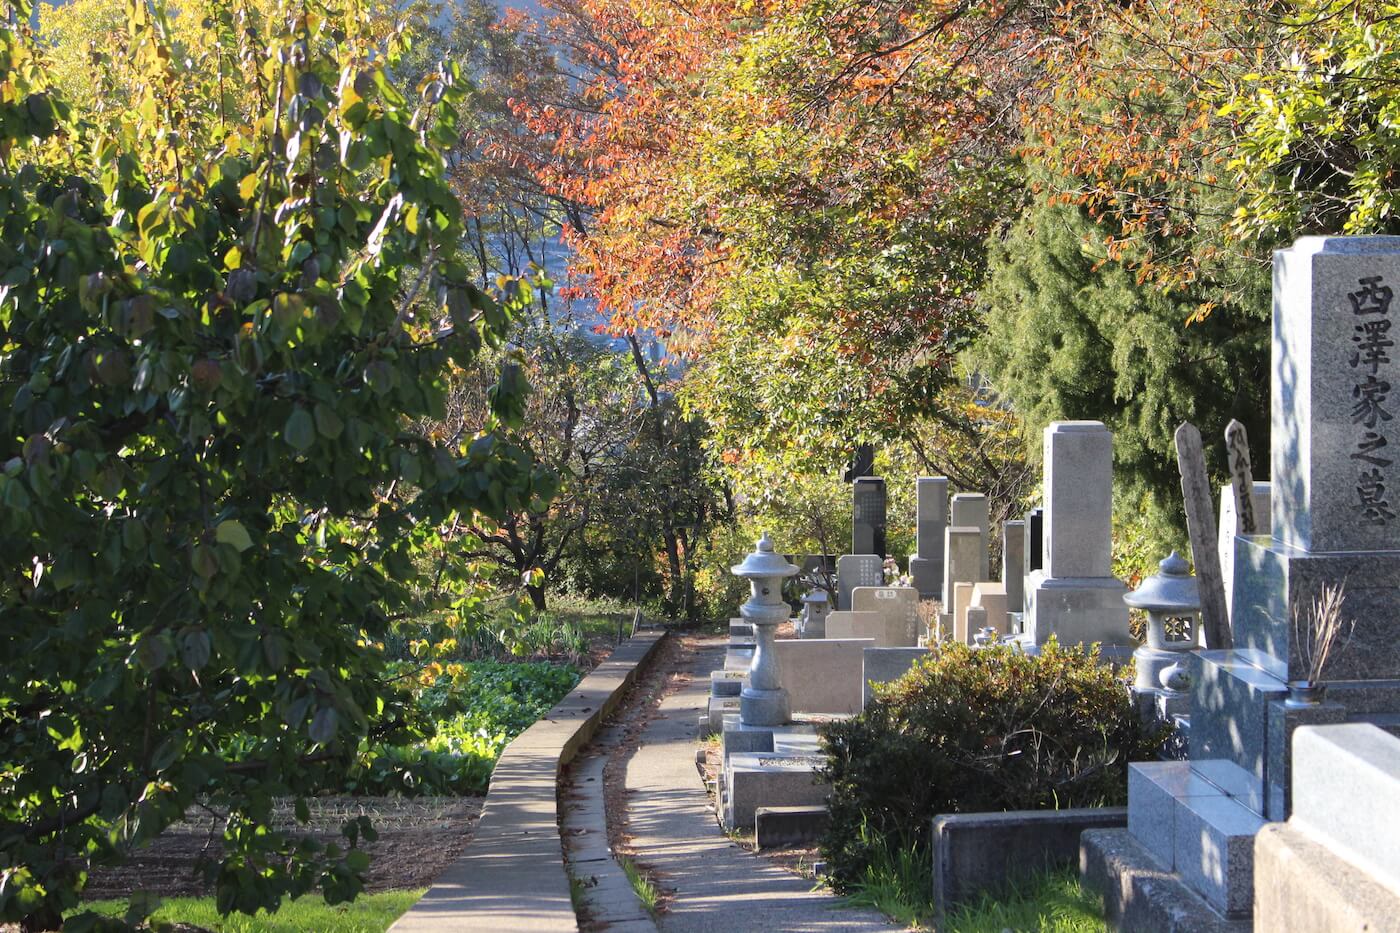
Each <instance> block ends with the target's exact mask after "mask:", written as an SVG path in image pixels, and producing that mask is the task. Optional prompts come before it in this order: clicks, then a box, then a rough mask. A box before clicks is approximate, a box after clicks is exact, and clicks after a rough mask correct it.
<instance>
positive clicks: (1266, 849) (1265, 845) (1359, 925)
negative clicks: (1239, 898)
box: [1254, 823, 1400, 933]
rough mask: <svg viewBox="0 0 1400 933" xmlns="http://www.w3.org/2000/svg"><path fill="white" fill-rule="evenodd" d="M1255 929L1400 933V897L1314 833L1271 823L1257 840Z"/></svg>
mask: <svg viewBox="0 0 1400 933" xmlns="http://www.w3.org/2000/svg"><path fill="white" fill-rule="evenodd" d="M1392 848H1393V846H1392ZM1254 926H1255V929H1256V930H1258V931H1260V933H1263V931H1265V930H1267V931H1269V933H1333V931H1335V933H1341V931H1360V930H1365V931H1367V933H1400V892H1397V891H1396V890H1395V889H1394V888H1388V887H1386V886H1385V885H1383V884H1381V883H1379V882H1378V881H1377V879H1376V878H1375V876H1373V875H1371V874H1369V873H1368V872H1366V871H1364V870H1363V869H1361V868H1358V867H1357V866H1356V865H1353V864H1352V863H1351V862H1349V861H1347V860H1346V859H1344V858H1342V857H1341V856H1339V855H1338V854H1337V853H1336V852H1334V851H1333V850H1332V849H1331V848H1330V847H1329V846H1326V845H1323V844H1322V843H1320V842H1318V841H1317V840H1316V839H1314V838H1312V837H1311V835H1310V834H1309V833H1307V832H1304V831H1302V830H1300V829H1298V828H1296V827H1293V826H1289V825H1286V824H1283V823H1270V824H1268V825H1267V826H1265V827H1264V828H1263V829H1261V830H1260V831H1259V835H1257V836H1256V837H1254Z"/></svg>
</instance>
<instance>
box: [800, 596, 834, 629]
mask: <svg viewBox="0 0 1400 933" xmlns="http://www.w3.org/2000/svg"><path fill="white" fill-rule="evenodd" d="M830 612H831V600H830V599H829V598H828V597H827V595H826V590H824V589H822V588H821V587H817V588H816V589H814V590H812V591H810V592H809V593H807V595H806V596H803V597H802V628H801V632H800V634H801V635H802V637H803V638H825V637H826V617H827V615H828V614H829V613H830Z"/></svg>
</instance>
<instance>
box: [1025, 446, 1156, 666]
mask: <svg viewBox="0 0 1400 933" xmlns="http://www.w3.org/2000/svg"><path fill="white" fill-rule="evenodd" d="M1044 462H1045V475H1044V490H1045V491H1044V496H1045V554H1044V557H1045V566H1044V567H1043V568H1042V569H1041V570H1037V571H1035V572H1034V573H1032V574H1031V576H1030V577H1029V578H1028V579H1027V581H1026V588H1027V589H1028V590H1029V591H1030V599H1029V602H1030V608H1029V609H1028V610H1027V612H1026V618H1025V620H1024V624H1025V627H1024V633H1023V635H1022V636H1021V639H1022V641H1023V643H1024V644H1025V645H1026V646H1027V647H1028V648H1029V647H1032V646H1038V645H1043V644H1044V643H1045V642H1046V641H1047V640H1048V639H1049V638H1050V636H1051V635H1054V636H1056V638H1057V639H1058V640H1059V642H1060V644H1062V645H1077V644H1085V645H1087V644H1091V643H1093V642H1099V643H1100V644H1102V645H1103V646H1104V654H1105V656H1107V657H1118V656H1122V657H1124V658H1126V656H1127V655H1129V654H1131V647H1130V646H1131V644H1132V640H1131V638H1130V636H1129V634H1128V607H1127V606H1126V605H1124V603H1123V594H1124V593H1126V592H1127V589H1128V588H1127V587H1126V586H1125V585H1124V584H1123V582H1122V581H1121V580H1118V579H1115V578H1114V576H1113V569H1112V566H1113V565H1112V553H1111V552H1112V534H1113V528H1112V524H1113V522H1112V517H1113V435H1112V434H1110V433H1109V430H1108V428H1106V427H1104V425H1103V424H1102V423H1101V422H1098V421H1056V422H1053V423H1051V424H1050V425H1049V426H1048V427H1046V429H1045V461H1044Z"/></svg>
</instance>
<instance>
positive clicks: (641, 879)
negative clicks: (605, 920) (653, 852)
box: [618, 858, 661, 917]
mask: <svg viewBox="0 0 1400 933" xmlns="http://www.w3.org/2000/svg"><path fill="white" fill-rule="evenodd" d="M618 861H619V862H621V863H622V870H623V872H624V873H625V874H626V875H627V881H628V883H630V884H631V885H632V891H633V893H635V894H636V895H637V900H639V901H641V902H642V906H643V907H645V908H646V909H647V913H649V914H651V915H652V916H653V917H654V916H656V909H657V908H658V907H659V906H660V905H661V891H660V890H658V889H657V887H656V884H655V883H654V882H653V881H652V880H651V878H649V877H647V875H646V873H645V872H643V871H642V870H641V869H640V868H638V867H637V863H636V862H634V861H632V860H631V859H630V858H619V859H618Z"/></svg>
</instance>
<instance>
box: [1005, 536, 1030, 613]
mask: <svg viewBox="0 0 1400 933" xmlns="http://www.w3.org/2000/svg"><path fill="white" fill-rule="evenodd" d="M1025 566H1026V523H1025V522H1024V521H1020V520H1016V521H1006V522H1003V523H1002V526H1001V582H1002V584H1003V585H1004V586H1005V587H1006V610H1007V612H1022V611H1024V609H1025V607H1026V572H1025Z"/></svg>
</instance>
